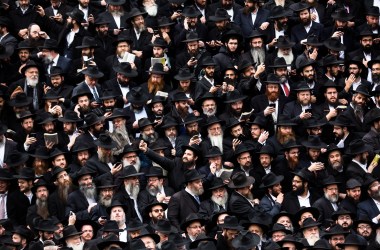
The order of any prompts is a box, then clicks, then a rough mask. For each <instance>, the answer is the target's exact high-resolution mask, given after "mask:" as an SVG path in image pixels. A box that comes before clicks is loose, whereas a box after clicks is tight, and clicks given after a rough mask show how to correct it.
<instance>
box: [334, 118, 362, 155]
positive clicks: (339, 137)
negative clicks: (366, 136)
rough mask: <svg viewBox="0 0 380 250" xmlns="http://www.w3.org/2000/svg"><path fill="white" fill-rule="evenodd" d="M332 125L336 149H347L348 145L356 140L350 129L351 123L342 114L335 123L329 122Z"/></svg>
mask: <svg viewBox="0 0 380 250" xmlns="http://www.w3.org/2000/svg"><path fill="white" fill-rule="evenodd" d="M330 124H331V125H333V134H334V137H335V138H334V143H335V144H336V145H337V146H338V148H344V149H347V148H348V145H349V144H350V143H351V141H353V140H354V139H357V137H358V136H356V135H355V134H354V133H353V132H351V131H353V129H352V123H351V121H350V120H349V119H348V118H347V116H345V115H344V114H340V115H339V116H338V117H337V118H336V119H335V121H332V122H330Z"/></svg>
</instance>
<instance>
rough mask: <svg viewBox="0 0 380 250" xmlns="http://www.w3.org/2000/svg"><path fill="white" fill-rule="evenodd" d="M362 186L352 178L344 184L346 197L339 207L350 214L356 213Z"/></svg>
mask: <svg viewBox="0 0 380 250" xmlns="http://www.w3.org/2000/svg"><path fill="white" fill-rule="evenodd" d="M361 187H362V184H361V183H360V182H359V181H358V180H357V179H354V178H351V179H349V180H348V181H347V182H346V197H344V199H343V200H342V201H341V202H340V204H339V207H340V208H344V209H347V210H348V211H350V212H351V213H356V212H357V205H358V203H359V202H360V201H361V197H362V196H361Z"/></svg>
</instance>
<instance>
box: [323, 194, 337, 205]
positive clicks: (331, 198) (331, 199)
mask: <svg viewBox="0 0 380 250" xmlns="http://www.w3.org/2000/svg"><path fill="white" fill-rule="evenodd" d="M324 196H325V198H326V199H327V200H328V201H330V202H332V203H336V202H337V201H338V197H337V196H336V197H332V196H331V197H328V196H327V194H324Z"/></svg>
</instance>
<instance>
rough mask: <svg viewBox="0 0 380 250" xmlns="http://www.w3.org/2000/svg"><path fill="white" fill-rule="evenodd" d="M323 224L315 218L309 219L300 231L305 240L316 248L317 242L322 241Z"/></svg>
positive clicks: (304, 222)
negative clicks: (320, 232)
mask: <svg viewBox="0 0 380 250" xmlns="http://www.w3.org/2000/svg"><path fill="white" fill-rule="evenodd" d="M320 225H321V224H320V223H317V222H316V221H315V220H314V219H313V218H307V219H305V220H304V221H303V223H302V226H301V228H300V231H301V232H302V236H303V238H305V239H306V240H307V243H308V244H309V245H310V246H314V244H315V242H316V241H317V240H319V239H320V235H319V226H320Z"/></svg>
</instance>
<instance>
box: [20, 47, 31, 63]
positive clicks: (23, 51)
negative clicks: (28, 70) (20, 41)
mask: <svg viewBox="0 0 380 250" xmlns="http://www.w3.org/2000/svg"><path fill="white" fill-rule="evenodd" d="M29 56H30V51H29V50H27V49H20V50H19V51H18V57H19V58H20V61H21V62H22V63H24V62H26V61H28V60H29Z"/></svg>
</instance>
